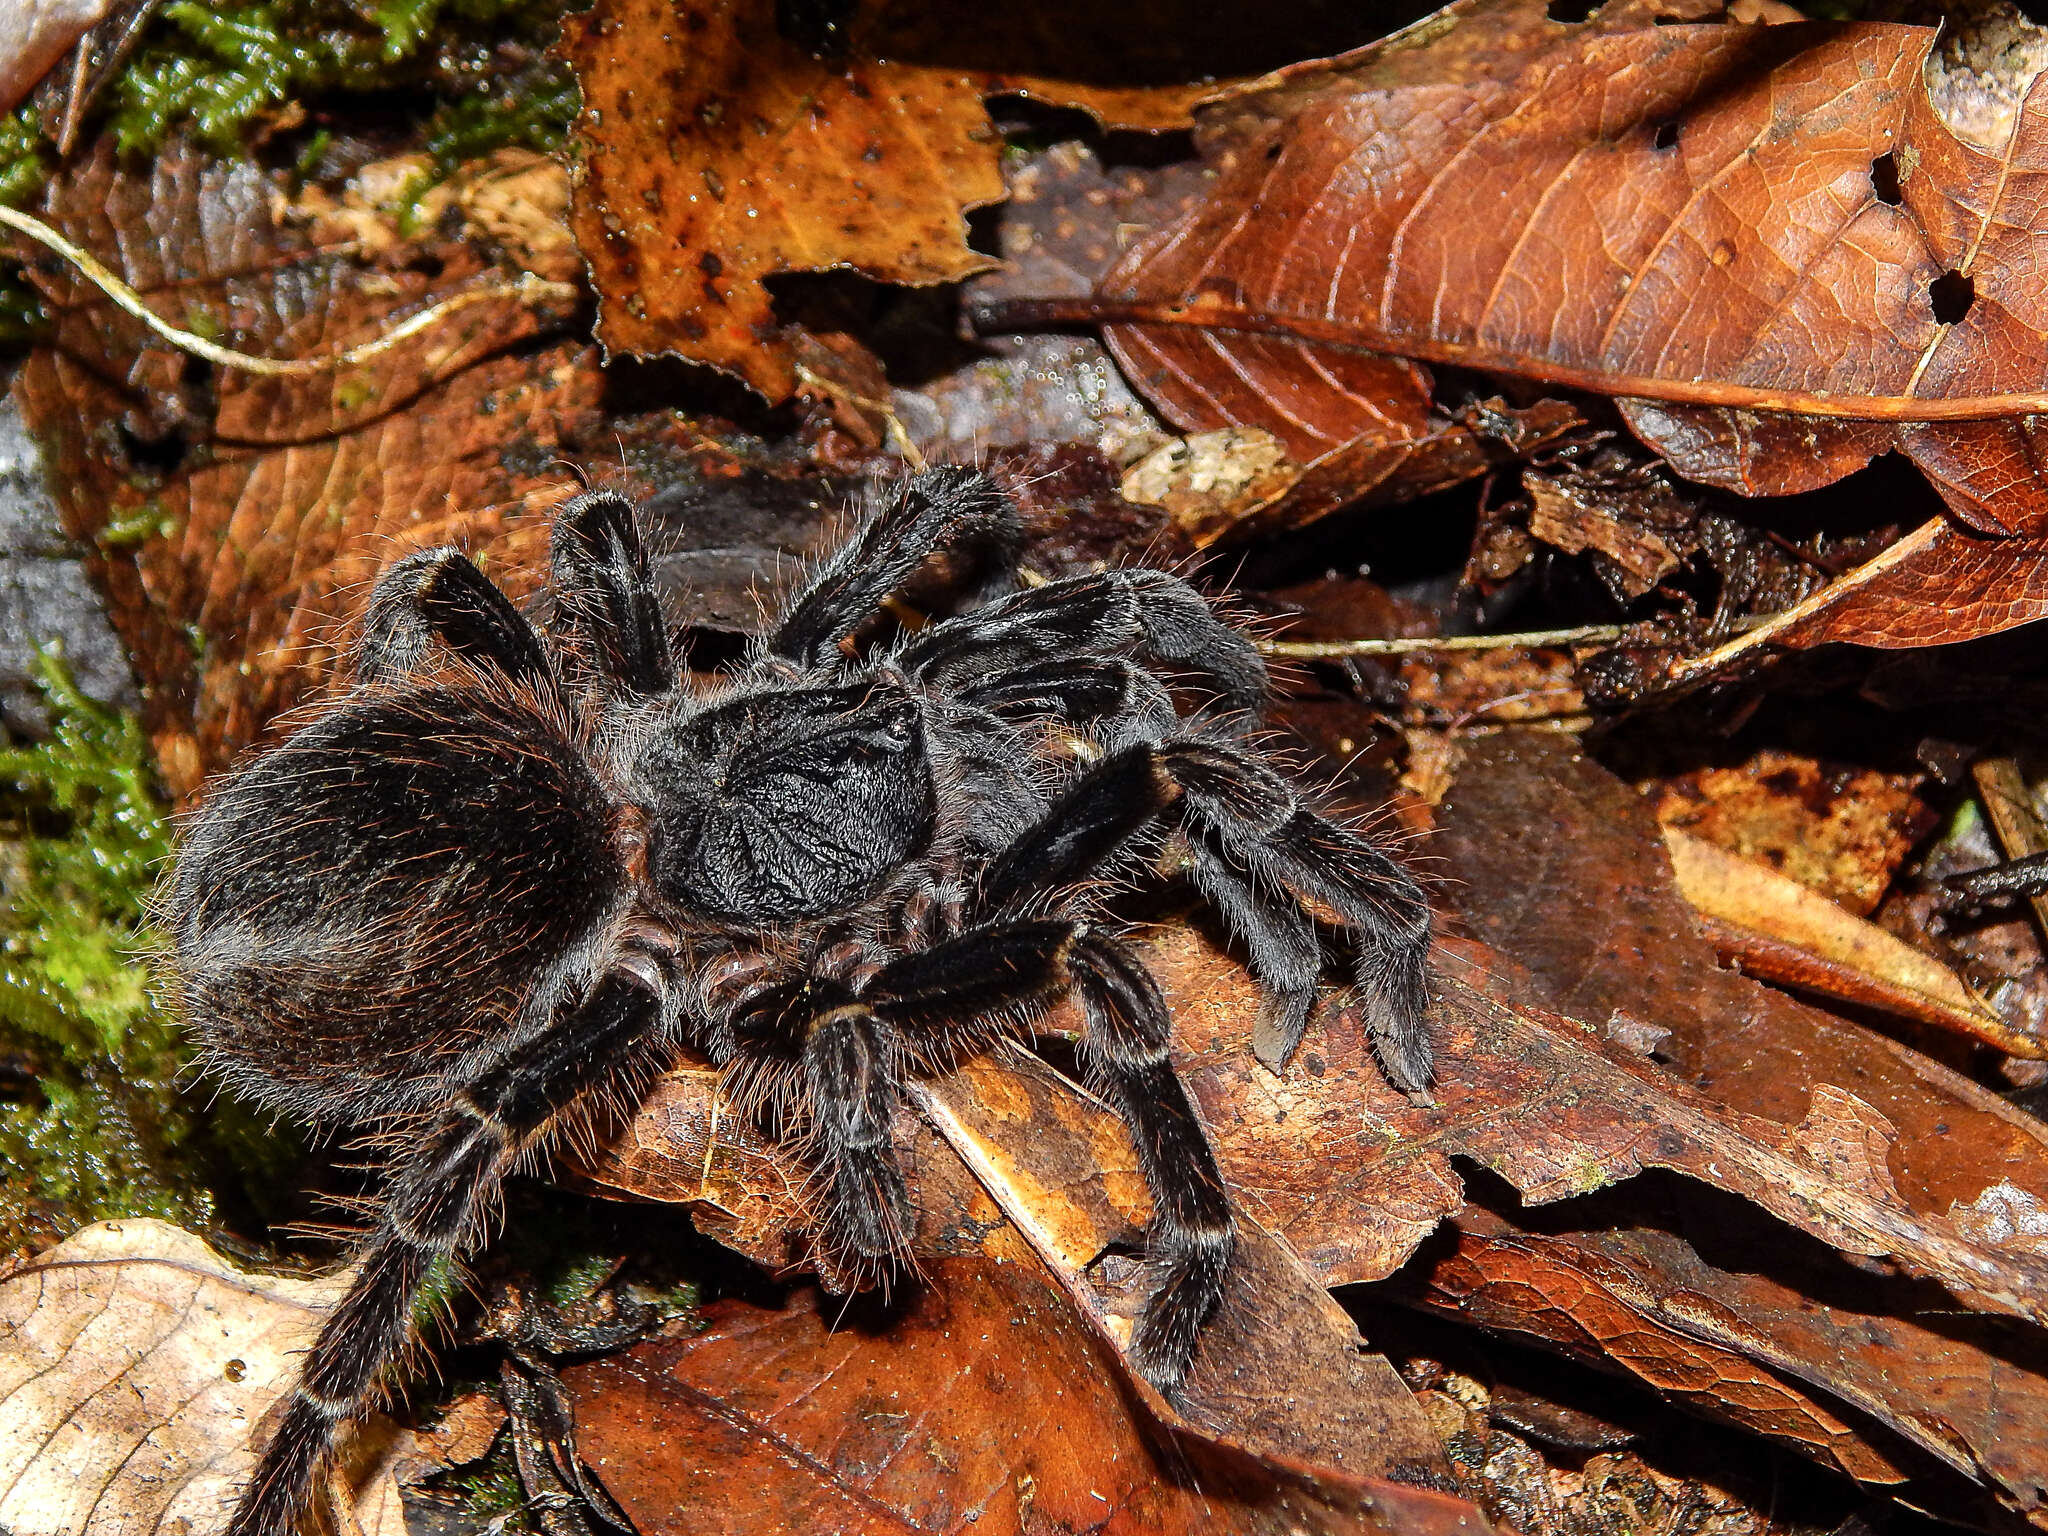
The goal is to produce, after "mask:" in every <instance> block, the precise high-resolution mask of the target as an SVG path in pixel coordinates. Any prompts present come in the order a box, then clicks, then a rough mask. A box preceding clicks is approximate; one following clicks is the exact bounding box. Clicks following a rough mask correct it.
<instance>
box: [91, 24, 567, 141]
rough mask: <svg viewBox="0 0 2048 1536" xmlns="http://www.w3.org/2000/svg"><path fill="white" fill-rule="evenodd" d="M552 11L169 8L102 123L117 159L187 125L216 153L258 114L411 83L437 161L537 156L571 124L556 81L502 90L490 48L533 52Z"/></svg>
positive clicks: (552, 70) (533, 79)
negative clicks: (504, 153) (516, 152)
mask: <svg viewBox="0 0 2048 1536" xmlns="http://www.w3.org/2000/svg"><path fill="white" fill-rule="evenodd" d="M561 9H562V7H561V4H560V0H388V3H386V4H384V5H380V6H378V7H377V8H376V10H375V11H374V12H373V13H371V15H370V17H369V18H368V20H367V21H366V20H365V19H364V17H363V15H362V14H361V13H360V12H359V11H358V10H356V9H355V8H354V7H351V6H347V5H342V4H339V3H336V0H268V3H258V4H254V5H244V6H233V7H227V8H220V7H215V6H210V5H204V4H199V3H196V0H177V3H175V4H172V5H168V6H166V7H165V8H164V10H163V13H162V14H161V15H160V16H159V17H158V18H157V20H156V22H155V23H154V24H153V28H152V32H151V35H150V38H149V40H148V41H147V42H145V43H144V45H143V46H142V47H141V48H140V49H138V50H137V54H136V57H135V59H134V60H133V62H132V63H131V64H130V65H129V66H128V68H127V69H126V70H125V71H124V72H123V74H122V75H121V77H120V79H119V80H117V81H116V82H115V84H114V86H113V88H112V89H111V90H110V92H109V97H110V102H111V105H110V108H109V120H110V125H111V127H112V129H113V131H114V134H115V137H116V139H117V141H118V142H119V143H120V145H121V146H122V148H124V149H127V150H131V151H140V152H147V151H150V150H153V149H154V148H155V147H156V146H157V145H159V144H161V143H162V142H163V141H164V139H165V138H166V137H167V136H168V135H169V134H170V133H171V132H172V131H173V130H175V129H178V128H180V127H189V128H190V129H191V130H192V131H193V132H194V133H195V135H196V136H197V137H198V138H199V139H200V140H201V142H203V143H204V144H206V145H208V146H209V147H211V148H212V149H214V150H216V151H218V152H221V153H229V152H232V151H234V150H236V149H237V148H239V146H240V144H241V142H242V140H243V137H244V135H245V134H246V131H247V130H248V128H249V126H250V124H251V123H252V122H253V121H254V120H255V119H256V118H257V117H258V116H259V114H261V113H263V112H265V111H267V110H269V109H270V108H273V107H278V106H282V105H284V104H285V103H287V102H296V101H304V100H307V99H309V98H312V97H318V96H332V95H335V94H339V93H380V92H391V91H400V90H406V91H416V90H418V88H419V87H421V86H423V85H424V86H426V87H427V92H426V93H425V99H426V100H427V101H430V102H432V103H433V107H434V110H433V111H432V112H431V113H429V114H428V120H429V126H428V128H427V136H428V138H429V140H430V142H431V143H433V144H434V152H435V154H436V157H437V158H439V157H440V156H441V154H442V153H443V150H442V148H441V142H442V141H445V142H446V144H447V145H448V146H450V147H458V146H462V145H467V144H472V143H482V144H483V145H484V146H485V147H486V148H494V147H496V145H497V144H501V143H511V142H524V143H532V144H534V145H535V147H551V146H552V145H553V144H555V143H558V142H560V138H561V135H562V133H563V131H564V130H565V129H566V127H567V124H568V122H569V121H570V119H571V118H573V116H574V112H575V107H574V92H575V86H574V83H573V81H572V80H570V78H569V76H568V73H567V70H566V69H565V68H564V67H563V66H560V65H556V64H551V63H542V64H537V65H534V66H532V67H530V68H529V69H527V70H523V71H520V72H519V73H518V74H516V75H515V76H513V77H512V78H511V79H509V80H508V79H505V78H504V77H503V76H502V72H501V71H500V70H499V69H496V68H494V67H493V64H494V61H493V59H492V56H491V49H492V47H493V45H494V44H496V43H498V42H500V41H508V42H523V43H526V44H528V45H529V47H530V48H532V49H533V50H534V51H535V52H536V53H538V51H539V49H540V48H541V47H543V46H544V45H545V44H546V42H547V41H548V40H549V38H550V37H551V35H552V33H553V30H554V26H555V22H556V20H557V18H558V17H559V16H560V14H561ZM565 95H567V96H568V97H569V104H568V105H567V107H566V108H565V106H564V102H563V98H564V96H565Z"/></svg>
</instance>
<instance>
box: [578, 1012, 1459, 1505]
mask: <svg viewBox="0 0 2048 1536" xmlns="http://www.w3.org/2000/svg"><path fill="white" fill-rule="evenodd" d="M716 1081H717V1079H716V1075H715V1074H714V1073H711V1072H709V1071H707V1070H704V1069H699V1068H690V1067H682V1068H678V1069H676V1070H674V1071H672V1072H670V1073H669V1074H668V1075H667V1076H666V1077H664V1078H663V1079H662V1081H661V1082H660V1083H659V1084H657V1085H656V1087H655V1089H654V1091H653V1092H652V1093H651V1094H650V1095H649V1096H648V1098H647V1099H646V1100H645V1101H644V1102H643V1104H642V1105H641V1107H640V1110H639V1112H638V1114H637V1116H636V1117H635V1119H634V1121H633V1122H632V1124H631V1125H630V1126H629V1127H628V1128H627V1130H626V1133H625V1134H624V1135H623V1136H622V1137H621V1138H620V1139H618V1140H617V1141H615V1142H613V1143H612V1145H611V1146H610V1147H609V1148H607V1149H606V1150H605V1152H604V1153H603V1154H602V1155H601V1156H599V1157H598V1158H597V1159H596V1160H595V1161H593V1162H592V1163H590V1164H589V1165H588V1170H587V1171H588V1173H589V1175H590V1176H591V1177H592V1178H594V1179H595V1180H596V1181H598V1182H599V1183H601V1184H602V1185H604V1186H605V1187H606V1188H608V1189H610V1190H612V1191H614V1192H617V1193H624V1194H630V1195H633V1196H635V1197H638V1198H642V1199H658V1200H665V1201H674V1202H681V1203H687V1204H689V1205H690V1206H691V1207H692V1211H693V1215H694V1218H695V1219H696V1221H697V1222H698V1224H699V1225H700V1227H703V1228H705V1229H706V1230H708V1231H711V1232H713V1233H715V1234H716V1235H718V1236H719V1237H720V1238H721V1239H723V1240H725V1241H728V1242H733V1243H735V1244H737V1245H739V1246H741V1247H742V1248H743V1249H744V1251H747V1252H749V1253H751V1254H752V1255H753V1256H754V1257H756V1258H758V1259H761V1260H763V1261H764V1262H766V1263H768V1264H769V1265H770V1266H771V1267H780V1266H781V1265H782V1264H783V1263H784V1261H785V1260H786V1259H788V1258H789V1257H790V1256H792V1255H800V1254H801V1253H802V1251H803V1249H802V1244H801V1242H800V1241H796V1242H792V1236H793V1234H792V1232H791V1230H790V1229H791V1228H792V1226H797V1225H801V1224H802V1223H803V1221H804V1219H805V1217H806V1214H807V1213H806V1208H805V1205H804V1202H803V1200H802V1198H801V1193H800V1186H801V1184H802V1182H803V1175H802V1172H801V1167H800V1165H799V1164H798V1163H796V1161H795V1160H794V1158H793V1156H792V1154H791V1153H790V1151H789V1150H788V1149H787V1148H786V1147H776V1146H772V1145H768V1144H765V1143H763V1142H761V1141H760V1140H759V1139H758V1138H757V1137H755V1136H753V1134H752V1133H751V1132H749V1131H748V1130H747V1129H746V1127H745V1126H744V1125H737V1124H735V1123H734V1122H733V1120H732V1119H731V1117H730V1116H729V1115H724V1114H721V1112H720V1108H719V1103H718V1099H717V1095H716ZM921 1096H922V1098H923V1101H924V1104H925V1106H926V1109H927V1115H928V1118H929V1124H920V1123H919V1122H918V1121H917V1120H916V1119H914V1118H912V1117H910V1116H905V1117H903V1119H902V1120H901V1122H900V1123H899V1143H900V1150H901V1151H902V1153H903V1155H904V1159H905V1162H906V1165H907V1166H909V1167H912V1168H914V1169H915V1170H916V1171H917V1174H918V1206H919V1211H918V1215H919V1220H918V1227H917V1232H916V1234H915V1238H914V1244H915V1250H916V1253H917V1256H918V1259H919V1264H920V1267H921V1270H922V1275H921V1276H920V1278H919V1279H918V1281H917V1282H916V1283H915V1285H914V1286H912V1287H911V1288H910V1289H909V1291H908V1293H907V1294H906V1295H903V1296H901V1297H900V1298H899V1299H898V1301H897V1302H896V1303H895V1304H894V1305H889V1306H878V1305H877V1304H876V1303H875V1302H874V1301H873V1300H872V1299H870V1300H868V1301H866V1302H863V1303H848V1302H846V1301H844V1300H840V1301H827V1300H825V1299H824V1298H822V1297H820V1296H819V1295H818V1294H817V1293H816V1292H814V1291H803V1292H800V1293H798V1294H797V1295H796V1296H795V1297H794V1298H793V1299H792V1301H791V1303H790V1304H789V1305H787V1306H785V1307H784V1308H782V1309H781V1310H775V1311H771V1310H765V1309H763V1308H762V1307H760V1306H756V1305H742V1304H739V1303H731V1302H728V1303H722V1304H720V1305H719V1306H716V1307H714V1308H712V1309H711V1311H710V1315H709V1317H710V1323H711V1327H710V1330H709V1332H707V1333H705V1334H703V1335H699V1336H697V1337H695V1338H692V1339H690V1340H688V1341H685V1342H678V1343H665V1344H654V1345H649V1346H645V1347H643V1348H641V1349H638V1350H635V1351H633V1352H632V1353H631V1354H630V1355H628V1356H627V1357H625V1358H624V1359H621V1360H617V1361H611V1362H606V1363H605V1364H603V1365H601V1366H595V1367H589V1368H586V1369H585V1370H583V1371H582V1372H580V1373H572V1375H571V1378H570V1379H571V1383H572V1385H573V1386H574V1387H575V1388H576V1389H577V1391H578V1394H579V1397H580V1398H581V1407H580V1409H579V1414H578V1417H579V1421H580V1423H581V1426H582V1444H583V1447H584V1450H585V1453H586V1454H587V1455H594V1456H597V1457H601V1458H602V1464H603V1465H604V1467H605V1476H606V1478H607V1480H608V1482H609V1484H610V1486H611V1487H612V1489H613V1491H614V1492H615V1493H617V1494H618V1495H619V1496H620V1497H621V1498H622V1499H624V1500H625V1502H626V1504H627V1506H628V1508H629V1509H630V1510H631V1512H632V1513H633V1514H634V1516H635V1519H636V1520H637V1521H638V1523H639V1524H640V1526H641V1529H642V1530H643V1531H648V1532H650V1533H652V1532H656V1531H662V1530H747V1531H755V1530H784V1529H790V1530H813V1529H820V1528H829V1529H858V1530H868V1529H872V1530H881V1531H894V1530H898V1529H923V1530H942V1531H954V1530H964V1529H967V1528H972V1529H974V1530H976V1531H977V1532H979V1531H984V1530H988V1529H990V1528H993V1529H995V1530H998V1531H1003V1530H1010V1529H1021V1530H1027V1531H1028V1530H1036V1529H1042V1528H1044V1527H1042V1526H1040V1525H1038V1524H1036V1523H1034V1522H1036V1521H1042V1520H1052V1521H1061V1520H1066V1521H1070V1522H1075V1523H1077V1524H1078V1525H1080V1526H1083V1527H1085V1528H1089V1529H1096V1528H1101V1529H1108V1530H1126V1529H1128V1530H1163V1531H1178V1530H1182V1529H1202V1530H1207V1529H1217V1530H1224V1531H1247V1532H1251V1531H1266V1530H1275V1529H1281V1528H1284V1527H1283V1526H1281V1525H1279V1524H1276V1522H1279V1521H1281V1520H1282V1519H1283V1515H1284V1512H1285V1511H1286V1510H1288V1509H1289V1508H1292V1509H1293V1510H1295V1511H1296V1513H1297V1515H1298V1517H1299V1518H1301V1519H1303V1520H1305V1521H1306V1522H1307V1524H1308V1528H1310V1529H1314V1530H1326V1531H1353V1530H1364V1529H1369V1528H1377V1529H1383V1530H1388V1531H1393V1532H1407V1533H1410V1536H1424V1533H1429V1532H1443V1533H1445V1536H1449V1532H1450V1531H1454V1530H1478V1529H1483V1527H1482V1526H1481V1525H1480V1524H1479V1522H1477V1521H1476V1518H1475V1517H1474V1515H1473V1512H1472V1511H1470V1510H1469V1509H1468V1508H1465V1507H1464V1506H1461V1505H1458V1504H1457V1503H1456V1502H1455V1501H1450V1500H1444V1499H1441V1498H1439V1497H1436V1496H1434V1495H1429V1494H1423V1493H1417V1492H1415V1491H1414V1490H1413V1489H1412V1488H1404V1487H1401V1486H1399V1485H1397V1484H1392V1483H1383V1482H1370V1481H1367V1480H1369V1479H1377V1478H1383V1477H1385V1476H1387V1475H1388V1474H1395V1475H1397V1476H1400V1477H1403V1478H1405V1479H1408V1480H1415V1479H1426V1480H1434V1481H1439V1482H1440V1481H1442V1480H1443V1479H1445V1478H1447V1477H1448V1475H1449V1468H1448V1466H1447V1464H1446V1463H1445V1462H1444V1459H1443V1454H1442V1450H1441V1448H1440V1446H1439V1445H1438V1444H1437V1442H1436V1439H1435V1437H1434V1436H1433V1435H1432V1433H1431V1431H1430V1428H1429V1425H1428V1423H1427V1422H1426V1421H1425V1420H1424V1419H1423V1417H1422V1415H1421V1413H1420V1411H1419V1410H1418V1409H1417V1407H1416V1405H1415V1404H1414V1402H1413V1400H1412V1399H1411V1398H1410V1396H1409V1394H1408V1391H1407V1389H1406V1388H1405V1387H1404V1386H1403V1385H1402V1384H1401V1382H1400V1379H1399V1378H1398V1377H1396V1376H1395V1375H1394V1373H1393V1371H1392V1370H1391V1369H1390V1368H1389V1366H1388V1365H1387V1362H1386V1361H1385V1360H1384V1359H1382V1358H1381V1357H1379V1356H1378V1355H1372V1354H1367V1353H1365V1352H1363V1351H1362V1350H1361V1349H1360V1348H1359V1341H1358V1336H1357V1331H1356V1328H1355V1326H1354V1325H1353V1324H1352V1323H1351V1321H1350V1319H1349V1318H1348V1317H1347V1316H1346V1315H1345V1314H1344V1312H1343V1311H1342V1309H1341V1308H1339V1307H1337V1305H1336V1304H1335V1303H1334V1302H1333V1301H1332V1300H1331V1299H1330V1297H1329V1295H1328V1293H1327V1292H1325V1291H1324V1290H1323V1289H1322V1287H1321V1286H1320V1285H1319V1284H1318V1283H1317V1282H1316V1281H1315V1280H1314V1278H1313V1277H1311V1276H1309V1275H1307V1274H1306V1273H1305V1272H1304V1271H1303V1270H1302V1269H1301V1266H1300V1265H1299V1263H1298V1261H1296V1260H1294V1259H1293V1257H1292V1256H1291V1255H1290V1254H1288V1253H1287V1251H1286V1250H1285V1249H1284V1248H1283V1247H1282V1246H1281V1245H1280V1244H1279V1243H1277V1242H1275V1241H1274V1240H1273V1239H1272V1238H1271V1237H1270V1236H1269V1235H1267V1234H1265V1233H1263V1232H1261V1231H1259V1230H1258V1229H1257V1228H1256V1227H1251V1228H1247V1229H1246V1231H1245V1232H1244V1233H1243V1241H1242V1246H1241V1249H1240V1260H1239V1264H1238V1267H1237V1270H1236V1273H1235V1275H1234V1277H1233V1283H1232V1286H1231V1289H1230V1293H1229V1295H1228V1296H1227V1297H1226V1299H1225V1302H1224V1306H1223V1310H1222V1312H1221V1313H1220V1314H1219V1315H1218V1317H1217V1318H1216V1320H1215V1322H1214V1323H1213V1324H1212V1326H1211V1329H1210V1331H1209V1333H1208V1334H1207V1335H1206V1336H1205V1345H1204V1349H1203V1352H1202V1356H1201V1358H1200V1359H1199V1360H1198V1362H1197V1368H1196V1371H1195V1373H1194V1375H1193V1377H1192V1378H1191V1379H1190V1381H1189V1383H1188V1395H1187V1400H1186V1401H1185V1402H1184V1403H1183V1404H1182V1405H1181V1406H1180V1407H1179V1408H1173V1407H1169V1406H1168V1405H1167V1404H1166V1403H1165V1402H1164V1401H1163V1400H1161V1399H1160V1398H1159V1397H1158V1396H1157V1394H1155V1393H1153V1392H1151V1391H1150V1390H1149V1389H1148V1388H1145V1387H1144V1386H1142V1385H1141V1384H1139V1383H1137V1382H1136V1381H1135V1380H1134V1379H1132V1378H1130V1377H1128V1375H1127V1374H1126V1368H1125V1367H1123V1365H1122V1363H1121V1361H1120V1360H1119V1359H1118V1350H1119V1349H1120V1347H1121V1345H1122V1343H1123V1342H1124V1340H1125V1339H1126V1338H1127V1336H1128V1329H1129V1323H1130V1319H1131V1315H1132V1312H1133V1310H1134V1308H1135V1306H1136V1305H1137V1304H1138V1302H1139V1301H1140V1300H1141V1299H1142V1287H1141V1286H1138V1285H1134V1284H1133V1280H1134V1278H1135V1276H1134V1271H1135V1270H1136V1268H1137V1267H1136V1266H1135V1265H1133V1264H1131V1263H1130V1262H1129V1261H1128V1260H1125V1259H1119V1258H1117V1257H1116V1256H1115V1255H1116V1254H1118V1253H1120V1252H1124V1251H1128V1250H1129V1249H1130V1248H1131V1247H1133V1246H1134V1245H1135V1244H1136V1243H1137V1242H1138V1241H1140V1239H1141V1235H1142V1231H1143V1224H1144V1221H1145V1219H1146V1217H1147V1215H1148V1214H1149V1211H1148V1202H1147V1200H1146V1196H1145V1189H1144V1182H1143V1179H1142V1177H1141V1175H1140V1174H1139V1172H1138V1170H1137V1167H1136V1159H1135V1156H1134V1154H1133V1151H1132V1148H1131V1146H1130V1143H1129V1141H1128V1139H1127V1138H1126V1137H1125V1136H1124V1134H1123V1131H1122V1129H1121V1127H1120V1126H1119V1124H1118V1123H1117V1121H1116V1120H1115V1119H1114V1117H1113V1116H1111V1115H1110V1114H1108V1113H1107V1112H1106V1111H1105V1110H1104V1109H1103V1108H1102V1107H1101V1106H1100V1105H1097V1104H1095V1103H1094V1102H1093V1101H1092V1100H1090V1099H1088V1098H1087V1097H1086V1096H1085V1095H1083V1094H1081V1093H1080V1092H1079V1091H1078V1090H1076V1089H1075V1088H1074V1087H1073V1085H1071V1084H1069V1083H1066V1082H1064V1081H1063V1080H1062V1079H1060V1078H1059V1077H1058V1076H1057V1075H1056V1074H1055V1073H1053V1072H1052V1071H1051V1069H1049V1068H1048V1067H1046V1066H1045V1065H1044V1064H1043V1063H1041V1062H1039V1061H1038V1060H1036V1058H1033V1057H1029V1056H1026V1055H1024V1054H1022V1053H1021V1052H1003V1053H999V1055H998V1057H997V1058H995V1059H991V1060H987V1061H980V1062H975V1063H972V1064H970V1065H969V1066H968V1067H967V1068H966V1069H965V1070H963V1071H962V1072H960V1073H958V1074H955V1075H953V1076H950V1077H948V1078H945V1079H941V1080H940V1081H938V1082H937V1083H934V1084H932V1085H930V1087H929V1088H928V1089H926V1090H924V1091H923V1092H922V1095H921ZM970 1170H971V1171H970ZM1112 1276H1113V1278H1112ZM849 1316H850V1317H852V1318H854V1319H855V1320H856V1321H855V1323H854V1325H853V1326H851V1327H846V1328H841V1327H840V1326H838V1323H839V1321H840V1320H843V1319H845V1318H847V1317H849ZM771 1367H772V1368H771ZM933 1404H943V1412H942V1413H935V1412H932V1411H931V1408H930V1405H933ZM677 1443H681V1444H683V1445H684V1446H685V1447H694V1448H696V1449H686V1450H685V1452H684V1460H683V1463H682V1464H683V1465H685V1466H704V1467H707V1468H710V1467H714V1466H715V1467H716V1468H717V1469H718V1475H717V1476H715V1477H708V1476H707V1477H702V1478H687V1477H686V1478H683V1479H681V1480H678V1479H677V1478H676V1477H675V1471H674V1469H675V1467H676V1465H677V1463H676V1461H675V1459H674V1457H675V1451H674V1446H675V1445H676V1444H677ZM735 1467H739V1468H744V1469H746V1470H745V1473H744V1475H732V1471H731V1469H733V1468H735ZM615 1469H616V1470H615ZM1368 1492H1369V1493H1370V1499H1371V1501H1372V1505H1373V1506H1374V1507H1376V1508H1377V1510H1378V1514H1377V1516H1376V1517H1370V1518H1369V1517H1368V1516H1367V1514H1366V1510H1367V1508H1368V1505H1367V1504H1366V1503H1364V1502H1362V1501H1361V1495H1366V1494H1367V1493H1368ZM1076 1515H1084V1516H1086V1517H1087V1518H1086V1519H1084V1520H1079V1521H1075V1516H1076ZM1361 1520H1365V1521H1366V1522H1367V1523H1366V1524H1365V1525H1361V1524H1360V1523H1359V1522H1360V1521H1361ZM1212 1521H1213V1522H1215V1523H1214V1524H1211V1523H1209V1522H1212Z"/></svg>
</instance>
